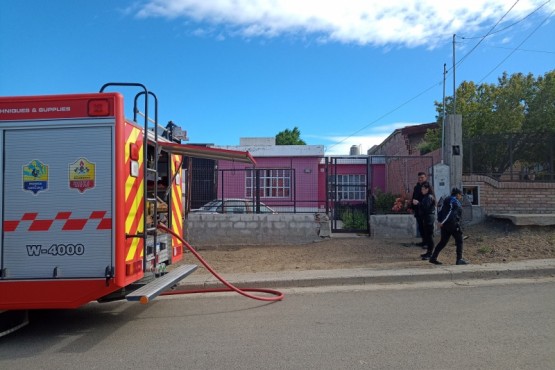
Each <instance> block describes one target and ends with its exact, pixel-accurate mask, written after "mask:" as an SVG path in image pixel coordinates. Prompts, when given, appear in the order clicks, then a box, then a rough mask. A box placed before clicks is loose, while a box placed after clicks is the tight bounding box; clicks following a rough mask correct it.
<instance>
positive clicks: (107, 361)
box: [0, 279, 555, 370]
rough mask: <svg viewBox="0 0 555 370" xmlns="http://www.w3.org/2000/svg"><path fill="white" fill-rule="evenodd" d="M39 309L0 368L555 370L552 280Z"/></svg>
mask: <svg viewBox="0 0 555 370" xmlns="http://www.w3.org/2000/svg"><path fill="white" fill-rule="evenodd" d="M287 293H288V294H287V295H286V298H285V300H284V301H282V302H278V303H271V304H268V303H264V302H260V301H253V300H249V299H246V298H243V297H240V296H237V295H233V294H219V295H212V296H179V297H165V298H161V299H157V300H155V301H154V302H152V303H151V304H149V305H146V306H142V305H139V304H134V303H133V304H132V303H123V302H116V303H108V304H96V303H95V304H90V305H87V306H86V307H83V308H81V309H78V310H68V311H42V312H35V313H33V314H32V315H31V320H32V321H31V324H30V325H29V326H27V327H25V328H24V329H22V330H20V331H18V332H16V333H13V334H11V335H8V336H6V337H3V338H0V369H10V370H16V369H57V370H58V369H137V370H138V369H319V370H320V369H553V368H555V281H554V280H553V279H548V280H543V281H535V282H534V281H527V282H523V280H520V281H518V282H514V283H512V282H499V281H497V282H492V283H486V284H484V285H481V284H479V283H477V282H476V283H473V284H472V285H462V286H461V285H456V284H449V285H447V284H435V285H434V284H419V285H413V286H407V287H400V286H398V285H397V286H396V287H387V286H386V287H384V286H380V287H372V286H364V287H362V286H361V287H356V286H351V287H343V288H341V289H330V288H313V289H310V290H290V291H288V292H287Z"/></svg>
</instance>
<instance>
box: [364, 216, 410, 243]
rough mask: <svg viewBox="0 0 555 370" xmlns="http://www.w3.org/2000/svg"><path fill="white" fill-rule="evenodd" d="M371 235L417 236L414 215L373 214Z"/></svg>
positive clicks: (378, 236)
mask: <svg viewBox="0 0 555 370" xmlns="http://www.w3.org/2000/svg"><path fill="white" fill-rule="evenodd" d="M370 235H371V236H372V237H375V238H392V239H396V238H397V239H398V238H401V239H403V238H414V237H416V236H417V232H416V219H415V218H414V216H413V215H371V216H370Z"/></svg>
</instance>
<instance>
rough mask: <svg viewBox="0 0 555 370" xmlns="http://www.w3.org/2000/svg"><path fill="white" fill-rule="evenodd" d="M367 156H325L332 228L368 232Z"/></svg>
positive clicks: (328, 207) (368, 167)
mask: <svg viewBox="0 0 555 370" xmlns="http://www.w3.org/2000/svg"><path fill="white" fill-rule="evenodd" d="M369 158H370V157H368V156H360V157H357V156H348V157H327V158H326V194H327V197H326V198H327V202H326V207H327V213H328V215H330V219H331V229H332V232H349V233H357V232H361V233H362V232H363V233H368V232H369V223H368V220H369V214H370V209H369V207H368V194H369V192H368V179H369V169H370V166H369Z"/></svg>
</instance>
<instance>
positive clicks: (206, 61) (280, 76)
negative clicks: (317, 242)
mask: <svg viewBox="0 0 555 370" xmlns="http://www.w3.org/2000/svg"><path fill="white" fill-rule="evenodd" d="M0 5H1V6H0V96H17V95H43V94H66V93H85V92H97V91H99V89H100V87H101V86H102V85H103V84H104V83H107V82H137V83H142V84H144V85H146V87H147V88H148V89H149V91H152V92H153V93H155V94H156V96H157V97H158V118H159V122H160V124H162V125H164V126H165V124H166V123H167V122H168V121H170V120H172V121H174V122H175V123H177V124H178V125H180V126H181V127H182V128H183V129H184V130H186V131H187V132H188V137H189V143H212V144H215V145H222V146H225V145H239V139H240V138H241V137H273V136H275V135H276V134H277V133H278V132H280V131H283V130H285V129H293V128H294V127H298V128H299V130H300V131H301V138H302V139H303V140H304V141H305V142H306V143H307V144H310V145H323V146H324V147H325V150H326V154H327V155H343V154H349V149H350V148H351V146H353V145H356V146H359V147H360V149H361V153H365V152H366V151H367V150H368V149H369V148H371V147H372V146H373V145H377V144H380V143H381V142H382V141H383V140H384V139H385V138H386V137H387V136H389V135H390V134H391V133H392V132H393V131H394V130H395V129H397V128H401V127H405V126H409V125H417V124H423V123H430V122H435V121H436V116H437V112H436V105H435V102H441V101H442V99H443V91H444V88H445V92H446V95H447V96H451V95H452V94H453V88H454V86H458V85H459V84H460V83H461V82H463V81H474V82H476V83H492V84H496V83H497V79H498V78H499V77H500V76H501V75H502V74H503V73H504V72H506V73H508V74H513V73H524V74H529V73H531V74H533V75H534V76H535V77H538V76H541V75H544V74H545V73H546V72H548V71H552V70H554V69H555V41H554V40H555V37H554V36H555V0H538V1H535V0H526V1H525V0H520V1H518V0H506V1H503V0H465V1H456V0H447V1H446V0H420V1H409V0H395V1H382V0H341V1H331V0H119V1H117V0H95V1H84V0H83V1H80V0H49V1H44V0H18V1H13V0H0ZM453 64H454V66H453ZM444 66H445V69H446V72H447V73H446V74H444ZM444 77H445V78H444ZM444 81H445V83H444ZM110 91H120V92H122V93H123V94H124V96H125V98H126V99H127V100H126V101H127V102H129V103H132V101H133V97H134V95H135V93H136V92H137V90H133V89H131V88H114V89H113V90H112V89H111V90H110Z"/></svg>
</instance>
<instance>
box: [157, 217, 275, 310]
mask: <svg viewBox="0 0 555 370" xmlns="http://www.w3.org/2000/svg"><path fill="white" fill-rule="evenodd" d="M157 227H158V228H159V229H160V230H163V231H165V232H167V233H170V234H171V235H173V236H175V237H176V238H177V239H179V240H180V241H181V242H182V243H183V245H184V246H185V247H187V249H188V250H189V251H190V252H191V253H192V254H193V255H194V256H195V257H196V258H197V259H198V260H199V262H200V263H202V265H203V266H204V267H205V268H206V269H207V270H208V271H209V272H210V273H211V274H212V275H214V277H215V278H216V279H218V280H219V281H220V282H222V284H224V285H225V286H226V287H227V288H214V289H198V290H172V291H168V292H164V293H162V294H160V295H178V294H196V293H216V292H236V293H239V294H241V295H242V296H245V297H247V298H251V299H256V300H259V301H266V302H276V301H281V300H282V299H283V297H284V295H283V293H281V292H279V291H277V290H273V289H263V288H237V287H236V286H234V285H233V284H231V283H229V282H228V281H227V280H225V279H224V278H223V277H222V276H221V275H220V274H218V273H217V272H216V271H215V270H214V269H213V268H212V267H211V266H210V265H209V264H208V262H206V261H205V260H204V258H202V256H201V255H200V254H199V253H198V252H197V251H195V249H194V248H193V247H192V246H191V245H190V244H189V243H187V242H186V241H185V240H184V239H183V238H181V237H180V236H179V235H177V234H176V233H175V232H173V231H172V230H170V229H169V228H168V227H167V226H166V225H164V224H162V223H159V224H158V226H157ZM247 292H257V293H267V294H271V295H273V297H261V296H258V295H253V294H249V293H247Z"/></svg>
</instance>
